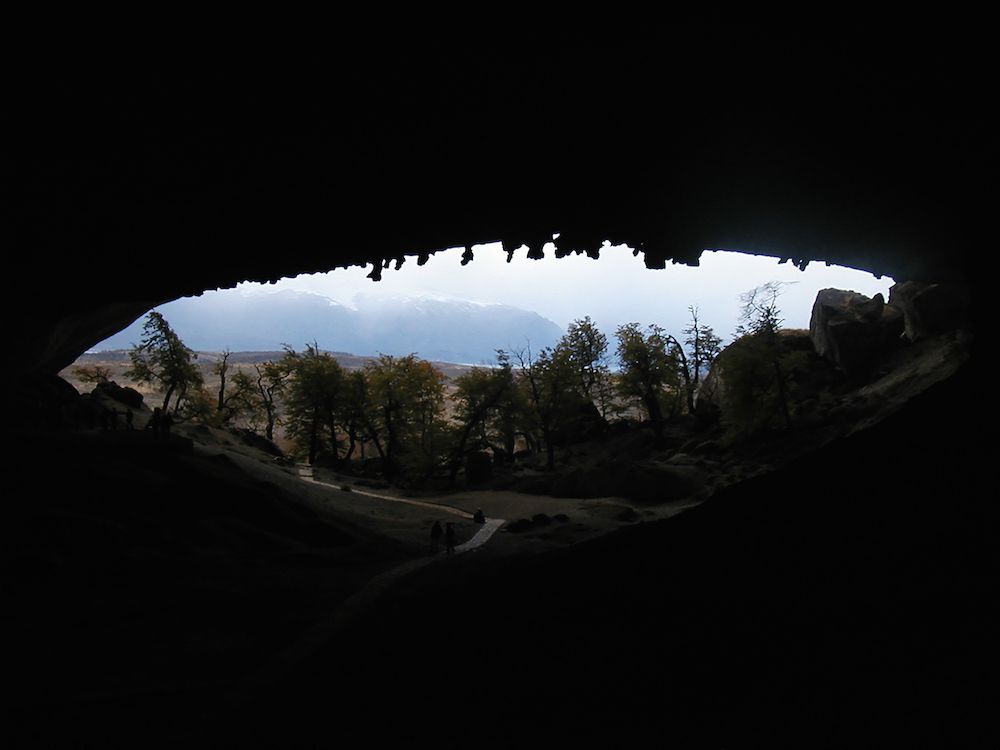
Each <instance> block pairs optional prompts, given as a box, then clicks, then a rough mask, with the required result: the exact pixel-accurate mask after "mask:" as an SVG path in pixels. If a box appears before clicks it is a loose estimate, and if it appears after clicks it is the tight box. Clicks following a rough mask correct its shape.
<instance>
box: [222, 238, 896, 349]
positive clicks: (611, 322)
mask: <svg viewBox="0 0 1000 750" xmlns="http://www.w3.org/2000/svg"><path fill="white" fill-rule="evenodd" d="M473 252H474V255H475V259H474V260H473V261H472V262H471V263H468V264H467V265H465V266H462V265H461V257H462V250H461V249H459V248H456V249H452V250H445V251H441V252H438V253H436V254H434V255H432V256H431V257H430V260H428V261H427V263H425V264H424V265H423V266H418V265H417V263H416V259H415V258H413V257H409V258H407V260H406V262H405V263H404V264H403V266H402V268H400V269H399V270H398V271H396V270H394V267H393V266H390V267H389V268H388V269H386V270H384V271H383V273H382V280H381V281H378V282H374V281H372V280H371V279H369V278H367V276H368V274H369V273H370V272H371V266H370V265H369V266H366V267H352V268H347V269H337V270H335V271H330V272H328V273H323V274H310V275H302V276H297V277H295V278H286V279H281V280H280V281H278V282H276V283H274V284H265V285H261V284H256V283H249V282H248V283H244V284H241V285H239V287H238V289H241V290H244V291H254V290H257V291H280V290H283V289H296V290H300V291H309V292H313V293H316V294H321V295H323V296H326V297H330V298H331V299H334V300H337V301H338V302H341V303H344V304H351V303H352V302H353V300H354V299H355V297H356V296H357V295H371V296H376V297H378V296H436V297H446V298H458V299H464V300H470V301H473V302H486V303H500V304H506V305H511V306H514V307H520V308H523V309H526V310H532V311H534V312H537V313H539V314H540V315H542V316H543V317H546V318H548V319H550V320H552V321H554V322H555V323H557V324H558V325H559V326H561V327H562V328H564V329H565V327H566V326H567V325H568V324H569V323H570V322H571V321H573V320H578V319H581V318H583V317H584V316H587V315H589V316H590V318H591V319H592V320H593V321H594V323H596V324H597V327H598V328H599V329H600V330H601V331H603V332H604V333H605V334H606V335H607V336H608V338H609V339H612V340H613V336H614V331H615V329H616V328H617V327H618V326H619V325H623V324H625V323H631V322H635V323H639V324H640V325H642V326H646V325H648V324H650V323H655V324H657V325H659V326H661V327H663V328H664V329H665V330H666V331H667V332H669V333H673V334H675V335H679V334H680V333H681V332H682V331H683V329H684V327H685V326H686V325H687V324H688V321H689V319H690V316H689V313H688V307H689V306H692V305H693V306H697V308H698V311H699V319H700V321H701V322H703V323H705V324H707V325H710V326H711V327H712V328H713V329H714V330H715V333H716V334H717V335H719V336H721V337H722V338H723V340H724V341H730V340H731V339H732V334H733V332H734V330H735V329H736V326H737V325H738V323H739V310H740V301H739V297H740V295H741V294H742V293H743V292H746V291H748V290H750V289H753V288H754V287H757V286H760V285H761V284H764V283H767V282H770V281H779V282H787V283H786V284H784V285H783V286H782V290H783V291H782V294H781V296H780V297H779V299H778V307H779V309H780V311H781V317H782V318H783V320H784V323H783V326H784V327H785V328H808V327H809V316H810V312H811V310H812V304H813V301H814V300H815V298H816V293H817V292H818V291H819V290H820V289H825V288H828V287H833V288H837V289H849V290H852V291H856V292H860V293H861V294H864V295H866V296H869V297H871V296H874V295H875V294H876V293H878V292H881V293H882V295H883V297H885V298H886V299H888V297H889V287H890V286H892V284H893V283H894V282H893V280H892V279H890V278H888V277H882V278H881V279H876V278H875V277H874V276H872V275H871V274H870V273H867V272H864V271H857V270H855V269H850V268H843V267H840V266H827V265H826V264H824V263H810V264H809V266H807V268H806V269H805V270H804V271H800V270H799V269H798V268H796V267H795V266H793V265H792V264H791V263H784V264H779V263H778V259H777V258H771V257H767V256H753V255H746V254H743V253H736V252H725V251H706V252H704V253H703V254H702V257H701V264H700V265H699V266H686V265H683V264H675V265H670V264H668V265H667V267H666V268H665V269H660V270H650V269H647V268H646V267H645V265H644V264H643V258H642V255H641V254H640V255H639V256H637V257H636V256H633V254H632V250H631V249H629V248H627V247H625V246H614V247H612V246H605V248H604V249H603V250H602V251H601V257H600V260H594V259H592V258H589V257H587V256H586V255H570V256H567V257H565V258H556V257H555V255H554V253H553V251H552V247H551V246H547V248H546V252H545V257H544V258H542V259H540V260H531V259H529V258H527V249H526V248H523V247H522V248H521V249H519V250H517V251H516V252H515V254H514V257H513V260H512V261H511V263H509V264H508V263H507V262H506V260H507V254H506V253H505V252H504V251H503V250H502V249H501V248H500V245H499V244H494V245H478V246H474V247H473Z"/></svg>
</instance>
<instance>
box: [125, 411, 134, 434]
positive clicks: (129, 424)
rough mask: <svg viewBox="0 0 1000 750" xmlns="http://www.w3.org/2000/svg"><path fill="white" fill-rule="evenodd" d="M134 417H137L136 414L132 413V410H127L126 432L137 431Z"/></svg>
mask: <svg viewBox="0 0 1000 750" xmlns="http://www.w3.org/2000/svg"><path fill="white" fill-rule="evenodd" d="M134 417H135V415H134V414H133V413H132V410H131V409H128V410H127V411H126V412H125V429H126V430H132V429H135V425H134V423H133V419H134Z"/></svg>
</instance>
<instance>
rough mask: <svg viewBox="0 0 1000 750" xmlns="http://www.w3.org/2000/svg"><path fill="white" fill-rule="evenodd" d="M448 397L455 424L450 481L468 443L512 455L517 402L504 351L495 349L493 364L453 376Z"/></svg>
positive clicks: (456, 470)
mask: <svg viewBox="0 0 1000 750" xmlns="http://www.w3.org/2000/svg"><path fill="white" fill-rule="evenodd" d="M452 400H453V401H454V403H455V415H454V417H455V419H456V421H457V423H458V436H457V439H456V445H455V451H454V455H453V457H452V468H451V475H450V479H451V481H452V482H454V481H455V477H456V476H457V474H458V469H459V466H460V465H461V461H462V459H463V457H464V456H465V454H466V452H467V450H469V448H470V446H473V447H475V448H490V449H491V450H493V452H494V454H495V455H501V456H504V457H505V458H509V457H511V456H513V454H514V443H515V440H516V430H517V427H516V425H517V417H518V412H519V411H520V401H519V399H518V389H517V383H516V382H515V380H514V372H513V368H512V367H511V364H510V357H509V355H508V354H507V353H506V352H504V351H498V352H497V366H496V367H494V368H485V367H476V368H473V369H472V370H470V371H469V372H467V373H465V374H463V375H459V376H458V377H457V378H455V393H454V396H453V397H452Z"/></svg>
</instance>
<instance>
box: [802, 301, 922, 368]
mask: <svg viewBox="0 0 1000 750" xmlns="http://www.w3.org/2000/svg"><path fill="white" fill-rule="evenodd" d="M902 333H903V313H902V312H901V311H900V310H898V309H897V308H896V307H894V306H892V305H887V304H885V299H884V298H883V297H882V295H881V294H876V295H875V297H874V298H868V297H866V296H865V295H863V294H858V293H857V292H851V291H845V290H843V289H821V290H820V292H819V293H818V294H817V295H816V301H815V302H813V308H812V316H811V317H810V319H809V336H810V337H811V338H812V342H813V346H814V348H815V349H816V353H817V354H819V355H820V356H821V357H825V358H826V359H828V360H830V361H831V362H833V363H834V364H836V365H837V366H838V367H840V368H841V369H842V370H844V372H847V373H851V374H855V373H859V372H863V371H864V370H865V369H866V368H867V367H869V366H870V365H871V364H872V363H873V362H874V361H875V360H876V359H877V358H878V357H879V356H881V355H882V354H885V353H886V352H887V351H888V350H889V349H891V348H892V347H893V346H895V345H896V344H897V343H898V341H899V337H900V336H901V335H902Z"/></svg>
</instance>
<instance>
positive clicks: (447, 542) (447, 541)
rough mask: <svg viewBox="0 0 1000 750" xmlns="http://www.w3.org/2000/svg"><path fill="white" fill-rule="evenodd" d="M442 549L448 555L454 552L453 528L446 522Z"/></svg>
mask: <svg viewBox="0 0 1000 750" xmlns="http://www.w3.org/2000/svg"><path fill="white" fill-rule="evenodd" d="M444 548H445V551H446V552H447V553H448V554H449V555H450V554H451V553H452V552H454V551H455V527H454V526H453V525H452V524H451V522H448V524H447V528H446V529H445V532H444Z"/></svg>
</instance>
